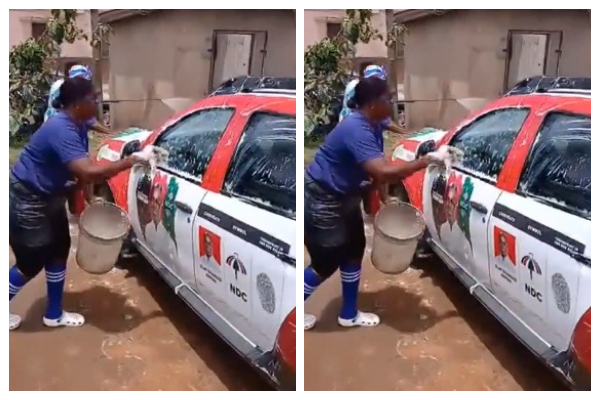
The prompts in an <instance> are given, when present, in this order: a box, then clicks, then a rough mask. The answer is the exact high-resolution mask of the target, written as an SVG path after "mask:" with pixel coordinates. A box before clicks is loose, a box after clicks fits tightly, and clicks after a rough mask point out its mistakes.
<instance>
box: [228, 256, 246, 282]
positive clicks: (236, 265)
mask: <svg viewBox="0 0 600 400" xmlns="http://www.w3.org/2000/svg"><path fill="white" fill-rule="evenodd" d="M226 262H227V265H229V266H230V267H231V269H233V271H234V272H235V280H236V281H237V279H238V274H240V273H241V274H242V275H248V271H246V267H245V266H244V263H242V261H241V260H240V258H239V256H238V255H237V253H236V254H233V255H231V256H229V257H227V261H226Z"/></svg>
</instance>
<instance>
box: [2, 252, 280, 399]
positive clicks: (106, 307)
mask: <svg viewBox="0 0 600 400" xmlns="http://www.w3.org/2000/svg"><path fill="white" fill-rule="evenodd" d="M11 258H12V256H11ZM11 261H12V259H11ZM130 264H131V265H130V268H129V271H121V270H114V271H113V272H111V273H109V274H107V275H103V276H92V275H88V274H86V273H84V272H83V271H81V270H80V269H79V268H78V267H77V266H76V265H74V261H73V260H71V265H70V266H69V272H68V275H67V285H66V290H67V293H66V294H65V308H66V309H68V310H70V311H77V312H81V313H82V314H84V315H85V316H86V318H87V322H88V323H87V325H86V326H84V327H81V328H70V329H69V328H63V329H55V330H50V329H47V328H44V326H43V325H42V315H43V313H44V307H45V293H46V291H45V282H44V276H43V274H41V275H40V276H39V277H38V278H37V279H35V280H34V281H32V282H30V284H29V285H28V286H26V287H25V289H24V290H23V291H22V292H21V293H20V294H19V295H18V296H17V298H16V299H15V300H14V301H13V303H12V304H11V305H10V308H11V311H12V312H18V313H19V314H20V315H21V316H23V318H24V322H23V325H22V326H21V328H19V330H17V331H14V332H11V333H10V362H9V372H10V381H9V382H10V390H11V391H14V390H92V391H95V390H183V391H188V390H269V386H268V385H267V384H266V383H264V381H262V380H261V378H260V377H259V376H258V375H257V374H256V373H255V372H254V371H253V370H252V369H251V368H250V367H249V366H248V365H247V364H246V363H245V362H244V361H242V360H241V359H240V358H239V357H238V356H237V354H236V353H235V352H234V351H233V350H231V349H230V348H229V347H228V346H227V345H225V344H224V343H223V342H222V341H221V340H220V338H219V337H218V336H217V335H216V334H215V333H214V332H213V331H212V330H211V329H210V328H209V327H207V326H206V325H205V324H204V323H202V322H201V321H200V320H199V319H198V317H197V316H196V315H195V314H194V313H193V312H192V311H191V310H189V309H188V308H187V306H186V305H185V304H184V303H183V302H182V301H181V300H179V298H178V297H177V296H175V295H174V293H173V292H172V290H171V289H170V288H169V287H168V286H167V285H166V284H165V283H163V281H162V280H161V278H160V277H159V276H158V275H157V274H156V273H155V272H154V271H153V270H152V268H151V267H150V266H149V265H147V264H146V263H145V262H142V261H137V262H135V263H130Z"/></svg>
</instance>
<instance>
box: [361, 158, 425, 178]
mask: <svg viewBox="0 0 600 400" xmlns="http://www.w3.org/2000/svg"><path fill="white" fill-rule="evenodd" d="M431 162H432V160H431V159H430V157H428V156H424V157H421V158H419V159H417V160H414V161H410V162H406V163H403V164H399V165H392V164H388V163H387V162H386V160H385V159H384V158H383V157H381V158H376V159H373V160H369V161H367V162H365V163H364V164H363V168H364V169H365V171H367V173H368V174H369V175H370V176H371V177H372V178H373V179H374V180H375V181H377V182H379V183H395V182H398V181H401V180H403V179H405V178H408V177H409V176H410V175H412V174H414V173H415V172H417V171H420V170H422V169H424V168H426V167H427V166H428V165H429V164H431Z"/></svg>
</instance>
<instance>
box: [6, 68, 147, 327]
mask: <svg viewBox="0 0 600 400" xmlns="http://www.w3.org/2000/svg"><path fill="white" fill-rule="evenodd" d="M58 100H59V102H60V104H61V109H60V110H59V111H58V112H57V113H56V114H55V115H54V116H52V117H51V118H50V119H49V120H48V121H47V122H45V123H44V125H42V126H41V127H40V129H39V130H38V131H37V132H36V133H35V134H34V135H33V136H32V137H31V140H30V142H29V143H28V144H27V145H26V146H25V148H24V149H23V152H22V153H21V156H20V157H19V160H18V161H17V163H16V164H15V165H14V166H13V168H12V169H11V171H10V177H9V244H10V246H11V248H12V250H13V253H14V255H15V258H16V265H15V266H13V267H12V268H11V269H10V270H9V273H8V281H9V285H8V286H9V302H10V301H11V300H12V299H13V298H14V296H15V295H16V294H17V293H18V292H19V290H21V289H22V288H23V286H25V284H26V283H27V282H29V281H30V280H31V279H33V278H34V277H35V276H36V275H37V274H38V273H39V272H40V271H41V270H42V269H45V271H46V282H47V288H48V306H47V309H46V313H45V315H44V318H43V323H44V325H46V326H48V327H60V326H81V325H83V324H84V322H85V320H84V318H83V316H81V315H79V314H75V313H69V312H65V311H63V309H62V298H63V289H64V283H65V275H66V268H67V258H68V256H69V250H70V247H71V237H70V234H69V222H68V219H67V211H66V204H65V203H66V197H67V194H68V192H69V190H71V189H73V187H74V186H75V184H74V181H75V180H76V181H77V183H78V184H86V183H92V182H99V181H103V180H106V179H108V178H110V177H112V176H114V175H116V174H118V173H119V172H121V171H124V170H126V169H128V168H131V167H132V166H133V165H134V164H135V163H148V162H149V160H150V158H151V157H152V156H153V148H152V147H147V148H145V149H144V150H143V151H141V152H139V153H135V154H133V155H132V156H130V157H127V158H125V159H122V160H119V161H116V162H114V163H111V164H108V165H102V166H99V165H95V164H94V163H93V162H92V160H91V158H90V156H89V153H88V137H87V134H88V125H87V124H86V121H89V120H90V119H91V118H92V117H93V116H94V114H95V112H96V101H95V95H94V90H93V87H92V84H91V82H90V81H89V80H87V79H84V78H74V79H67V80H66V81H65V82H64V83H63V84H62V85H61V88H60V94H59V97H58ZM20 324H21V318H20V317H19V316H17V315H13V314H9V330H13V329H16V328H18V327H19V325H20Z"/></svg>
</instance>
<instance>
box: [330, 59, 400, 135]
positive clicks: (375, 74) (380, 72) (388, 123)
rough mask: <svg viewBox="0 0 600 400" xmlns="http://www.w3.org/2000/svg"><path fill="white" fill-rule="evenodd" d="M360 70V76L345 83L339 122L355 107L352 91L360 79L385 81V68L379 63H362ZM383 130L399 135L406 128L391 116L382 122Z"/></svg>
mask: <svg viewBox="0 0 600 400" xmlns="http://www.w3.org/2000/svg"><path fill="white" fill-rule="evenodd" d="M360 68H361V70H360V78H359V79H354V80H352V81H350V83H348V85H346V90H345V91H344V105H343V108H342V111H341V112H340V122H341V121H342V120H343V119H344V118H345V117H347V116H348V115H350V113H352V111H353V110H354V108H355V102H354V91H355V89H356V85H357V84H358V82H360V80H361V79H368V78H379V79H381V80H384V81H387V74H386V72H385V68H383V67H380V66H379V65H374V64H368V63H367V64H362V65H361V67H360ZM383 123H384V127H385V130H387V131H390V132H392V133H396V134H399V135H404V134H406V130H405V129H404V128H402V127H401V126H400V125H398V124H396V123H395V122H394V121H393V120H392V118H391V116H390V118H388V119H386V120H385V121H384V122H383Z"/></svg>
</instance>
